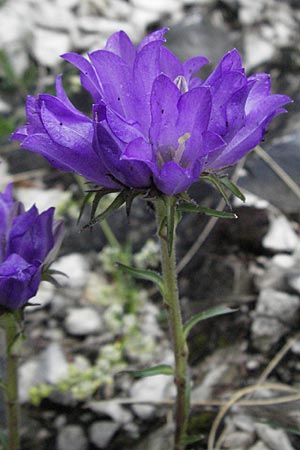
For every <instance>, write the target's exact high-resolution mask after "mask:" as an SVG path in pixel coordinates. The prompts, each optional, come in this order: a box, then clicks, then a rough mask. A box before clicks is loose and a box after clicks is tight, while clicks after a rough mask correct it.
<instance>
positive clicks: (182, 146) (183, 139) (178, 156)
mask: <svg viewBox="0 0 300 450" xmlns="http://www.w3.org/2000/svg"><path fill="white" fill-rule="evenodd" d="M190 137H191V133H185V134H184V135H182V136H180V138H179V139H178V144H179V145H178V147H177V150H176V153H175V156H174V161H175V162H177V163H180V160H181V158H182V155H183V152H184V149H185V143H186V141H187V140H188V139H189V138H190Z"/></svg>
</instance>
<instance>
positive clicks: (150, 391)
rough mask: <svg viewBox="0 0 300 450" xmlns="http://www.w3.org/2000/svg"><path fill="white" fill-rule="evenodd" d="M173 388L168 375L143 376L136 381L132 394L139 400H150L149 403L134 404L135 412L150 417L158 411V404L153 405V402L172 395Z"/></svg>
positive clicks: (142, 416) (140, 415)
mask: <svg viewBox="0 0 300 450" xmlns="http://www.w3.org/2000/svg"><path fill="white" fill-rule="evenodd" d="M172 389H173V382H172V380H170V377H168V376H166V375H156V376H154V377H147V378H142V379H140V380H138V381H136V382H135V383H134V384H133V386H132V388H131V390H130V395H131V397H133V398H134V399H135V400H137V401H145V402H147V401H149V403H150V404H149V405H147V404H145V405H134V406H133V410H134V412H135V413H136V414H137V415H138V416H139V417H140V418H142V419H149V418H150V417H151V416H153V415H154V414H155V413H157V412H158V408H157V405H151V402H159V401H161V400H163V399H165V398H168V397H170V392H172Z"/></svg>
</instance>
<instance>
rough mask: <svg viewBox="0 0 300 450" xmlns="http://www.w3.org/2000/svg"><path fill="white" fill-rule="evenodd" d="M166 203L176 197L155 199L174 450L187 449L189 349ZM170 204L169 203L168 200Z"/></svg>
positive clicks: (173, 206) (172, 202)
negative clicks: (171, 370)
mask: <svg viewBox="0 0 300 450" xmlns="http://www.w3.org/2000/svg"><path fill="white" fill-rule="evenodd" d="M167 202H171V207H172V208H175V203H174V199H173V198H172V197H166V198H165V199H164V200H162V199H159V200H157V202H156V213H157V227H158V230H160V233H159V234H160V236H159V239H160V248H161V263H162V275H163V280H164V303H165V307H166V310H167V314H168V321H169V327H170V331H171V336H172V344H173V352H174V359H175V376H174V382H175V385H176V391H177V395H176V404H175V443H174V450H184V449H185V444H184V441H185V437H186V429H187V422H188V415H189V381H188V365H187V358H188V348H187V344H186V340H185V337H184V334H183V327H182V316H181V309H180V303H179V294H178V283H177V275H176V255H175V227H176V224H174V239H173V242H172V249H171V252H170V248H169V247H168V241H167V230H166V226H164V227H162V223H163V222H164V221H165V218H166V215H167V209H166V208H167ZM169 206H170V203H169Z"/></svg>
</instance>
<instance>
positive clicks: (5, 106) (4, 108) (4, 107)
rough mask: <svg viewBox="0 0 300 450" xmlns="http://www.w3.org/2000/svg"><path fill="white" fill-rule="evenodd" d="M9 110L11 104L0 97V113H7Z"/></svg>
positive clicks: (10, 110)
mask: <svg viewBox="0 0 300 450" xmlns="http://www.w3.org/2000/svg"><path fill="white" fill-rule="evenodd" d="M11 112H12V107H11V105H10V104H9V103H7V102H6V101H4V100H3V99H2V98H1V97H0V114H9V113H11Z"/></svg>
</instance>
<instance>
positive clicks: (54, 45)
mask: <svg viewBox="0 0 300 450" xmlns="http://www.w3.org/2000/svg"><path fill="white" fill-rule="evenodd" d="M71 43H72V41H71V37H70V36H69V34H68V33H65V32H62V31H58V30H48V29H45V28H37V29H36V30H35V33H34V38H33V43H32V54H33V56H34V58H36V60H37V61H38V62H39V64H42V65H43V66H45V67H55V66H57V65H58V64H59V63H60V62H61V59H60V58H59V55H61V54H63V53H67V52H69V51H70V50H71V48H72V45H71Z"/></svg>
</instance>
